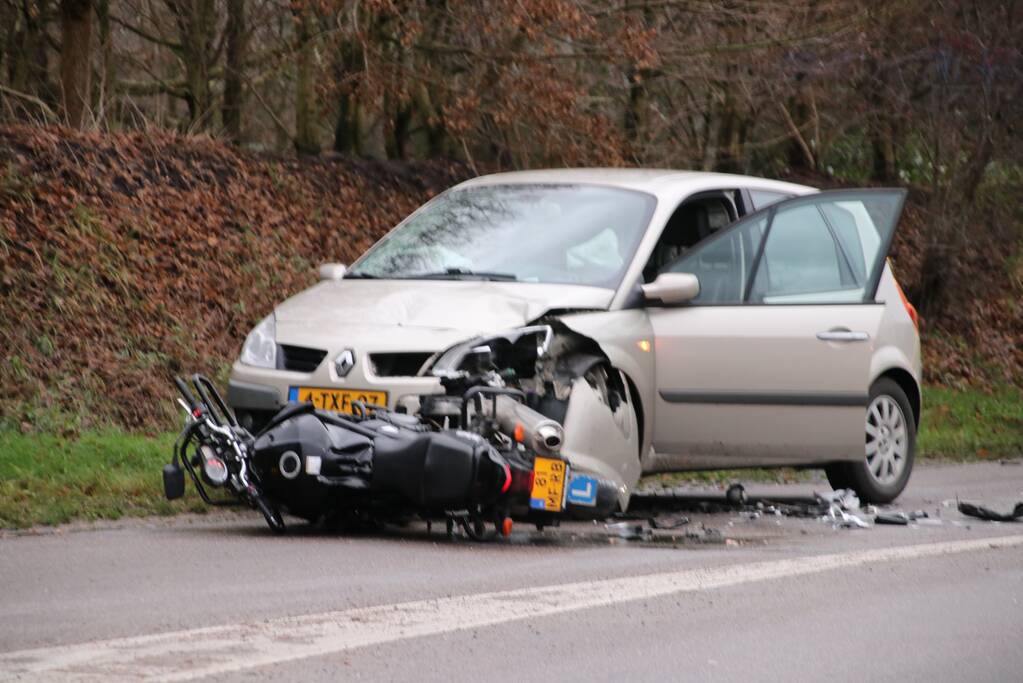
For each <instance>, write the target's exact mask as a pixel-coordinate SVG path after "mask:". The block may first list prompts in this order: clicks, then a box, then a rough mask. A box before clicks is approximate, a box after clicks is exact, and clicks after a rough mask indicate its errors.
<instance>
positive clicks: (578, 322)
mask: <svg viewBox="0 0 1023 683" xmlns="http://www.w3.org/2000/svg"><path fill="white" fill-rule="evenodd" d="M559 320H560V321H561V322H562V324H564V325H565V327H567V328H569V329H570V330H572V331H573V332H576V333H578V334H581V335H583V336H586V337H589V338H590V339H592V340H593V341H594V342H596V343H597V345H598V346H599V347H600V349H601V350H602V351H603V352H604V354H605V355H606V356H607V358H608V360H609V361H610V363H611V365H612V366H613V367H614V368H617V369H618V370H620V371H621V372H623V373H625V376H626V377H627V378H628V380H629V381H630V382H631V384H632V387H630V391H632V392H634V393H636V394H638V395H637V396H635V397H633V400H634V401H636V403H637V404H638V409H639V412H640V416H641V418H642V422H641V424H640V432H641V434H642V438H641V440H640V449H639V453H641V454H643V457H644V458H646V457H648V454H649V452H650V444H651V441H652V440H653V412H654V397H655V391H656V387H655V383H654V377H655V374H654V372H655V367H654V353H653V349H654V347H653V345H654V336H653V327H652V326H651V325H650V318H649V317H648V316H647V314H646V311H645V310H643V309H625V310H618V311H600V312H591V313H576V314H571V315H563V316H560V318H559ZM636 455H637V456H638V455H639V454H636ZM634 484H635V482H630V486H632V485H634Z"/></svg>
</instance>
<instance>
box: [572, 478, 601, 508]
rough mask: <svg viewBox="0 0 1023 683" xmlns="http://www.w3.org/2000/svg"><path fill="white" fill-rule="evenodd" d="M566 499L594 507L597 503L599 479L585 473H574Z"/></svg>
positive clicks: (573, 502)
mask: <svg viewBox="0 0 1023 683" xmlns="http://www.w3.org/2000/svg"><path fill="white" fill-rule="evenodd" d="M566 499H567V500H568V502H569V503H572V504H573V505H587V506H589V507H594V506H595V505H596V504H597V480H596V479H594V478H593V477H587V476H586V475H584V474H573V475H572V480H571V481H569V482H568V493H567V495H566Z"/></svg>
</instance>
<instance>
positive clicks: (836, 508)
mask: <svg viewBox="0 0 1023 683" xmlns="http://www.w3.org/2000/svg"><path fill="white" fill-rule="evenodd" d="M821 519H822V520H823V521H826V522H831V524H832V526H834V527H835V528H836V529H838V528H841V529H853V528H860V529H869V528H870V525H869V524H867V523H866V522H864V521H863V520H862V519H860V518H859V517H857V516H856V515H851V514H849V513H848V512H846V511H845V510H843V509H842V508H841V506H840V505H839V504H838V503H837V502H836V503H832V504H831V509H829V510H828V514H827V515H825V516H824V517H822V518H821Z"/></svg>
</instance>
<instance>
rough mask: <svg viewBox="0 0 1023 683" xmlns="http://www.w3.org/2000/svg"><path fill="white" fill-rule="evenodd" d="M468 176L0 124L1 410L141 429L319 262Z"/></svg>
mask: <svg viewBox="0 0 1023 683" xmlns="http://www.w3.org/2000/svg"><path fill="white" fill-rule="evenodd" d="M465 174H466V170H465V169H464V168H463V167H461V166H458V165H451V164H444V163H422V164H401V165H396V164H389V163H386V162H370V161H353V160H350V159H342V158H338V157H321V158H316V159H302V160H299V159H294V158H276V157H271V156H262V155H253V154H243V153H240V152H238V151H237V150H234V149H232V148H230V147H228V146H225V145H223V144H221V143H217V142H214V141H211V140H208V139H203V138H194V137H192V138H186V137H181V136H174V135H167V134H158V133H150V134H147V135H141V134H131V135H98V134H81V133H71V132H69V131H67V130H61V129H39V128H27V127H20V128H18V127H8V128H0V292H2V296H0V321H2V323H0V337H2V343H3V347H4V356H5V357H4V359H3V362H2V364H0V384H2V385H3V386H4V387H5V390H4V394H3V398H2V399H0V408H2V412H3V417H4V418H6V420H8V421H18V420H19V419H30V417H31V416H30V415H28V414H27V413H24V411H27V410H33V409H36V410H37V409H39V408H42V409H49V410H55V411H58V412H66V413H70V414H75V413H79V412H80V411H83V409H84V410H85V411H89V412H90V414H91V417H90V418H88V419H95V420H100V421H101V420H110V419H112V420H115V421H116V422H118V423H121V424H124V425H127V426H129V427H140V426H146V425H154V424H156V421H157V420H158V419H159V418H161V417H163V416H165V415H166V406H168V405H169V404H170V398H171V392H170V390H169V385H168V381H169V376H170V374H171V373H174V372H186V371H195V370H202V371H206V372H209V373H218V372H219V373H223V372H224V370H225V369H226V367H227V364H228V362H229V361H230V360H231V359H232V358H233V357H234V356H235V355H236V354H237V353H238V348H239V344H240V340H242V339H243V338H244V336H245V334H247V332H248V330H249V329H250V328H251V326H252V325H253V324H254V323H255V322H256V321H257V320H259V319H260V318H261V317H262V316H264V315H266V314H267V313H268V312H270V311H271V310H272V308H273V305H274V304H275V303H277V302H279V301H280V300H282V299H284V298H285V297H287V296H288V295H290V294H293V293H295V292H297V291H299V290H301V289H303V288H304V287H306V286H308V285H310V284H312V283H313V282H314V280H315V268H316V265H317V264H318V263H320V262H324V261H332V260H333V261H341V262H351V260H352V259H354V258H355V257H356V256H357V255H358V254H359V253H361V252H362V251H363V250H364V249H365V248H366V247H368V246H369V245H370V244H371V243H372V242H373V241H375V240H376V239H377V238H379V237H380V236H381V234H382V233H384V232H385V231H386V230H388V229H389V228H390V227H391V226H392V225H393V224H394V223H396V222H397V221H398V220H399V219H400V218H402V217H404V215H406V214H408V213H410V212H411V211H412V210H413V209H414V208H415V207H416V206H417V205H418V204H419V203H420V202H422V201H423V200H425V199H426V198H427V197H429V196H431V195H432V194H435V193H436V192H438V191H440V190H442V189H444V188H445V187H447V186H448V185H450V184H452V183H453V182H455V181H456V180H458V179H460V178H461V177H463V176H464V175H465ZM18 411H21V412H22V414H20V415H19V412H18ZM163 426H166V423H163Z"/></svg>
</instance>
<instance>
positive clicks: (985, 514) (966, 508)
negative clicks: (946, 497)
mask: <svg viewBox="0 0 1023 683" xmlns="http://www.w3.org/2000/svg"><path fill="white" fill-rule="evenodd" d="M958 507H959V512H961V513H963V514H964V515H967V516H969V517H976V518H977V519H984V520H987V521H989V522H1018V521H1019V520H1020V518H1021V517H1023V502H1019V503H1016V507H1014V508H1013V509H1012V512H1010V513H1008V514H1003V513H1001V512H995V511H994V510H992V509H991V508H986V507H984V506H983V505H976V504H974V503H964V502H960V503H959V505H958Z"/></svg>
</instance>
